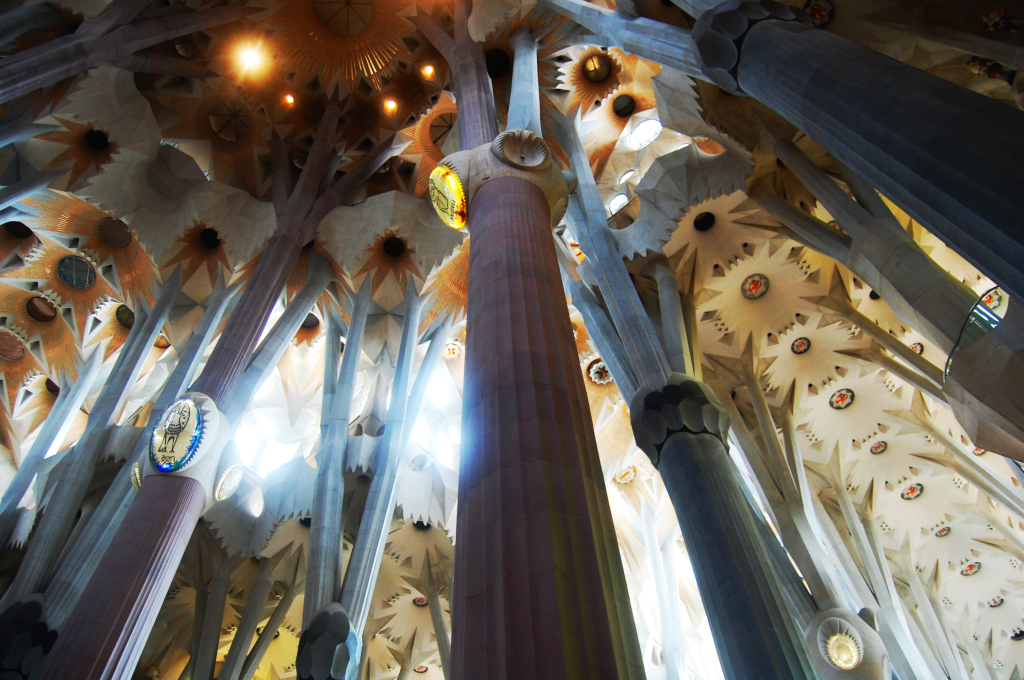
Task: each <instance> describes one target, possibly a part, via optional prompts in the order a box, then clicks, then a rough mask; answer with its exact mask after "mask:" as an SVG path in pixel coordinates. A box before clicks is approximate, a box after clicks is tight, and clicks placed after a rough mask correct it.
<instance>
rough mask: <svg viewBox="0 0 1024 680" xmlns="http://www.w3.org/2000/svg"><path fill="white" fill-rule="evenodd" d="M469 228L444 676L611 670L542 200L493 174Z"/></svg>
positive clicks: (580, 424) (580, 419)
mask: <svg viewBox="0 0 1024 680" xmlns="http://www.w3.org/2000/svg"><path fill="white" fill-rule="evenodd" d="M469 224H470V228H471V229H472V233H473V248H472V250H471V251H470V274H469V277H470V278H469V280H470V283H469V303H468V310H467V315H468V334H467V338H466V341H467V342H466V344H467V349H466V357H467V365H466V378H465V380H466V382H465V391H464V395H465V396H464V402H463V404H464V405H463V434H462V442H463V444H462V468H461V474H460V478H459V515H458V536H459V539H458V542H457V544H456V553H455V554H456V557H455V560H456V561H455V575H456V578H455V583H454V586H453V588H452V675H451V677H452V679H453V680H470V679H472V680H497V679H499V678H500V679H502V680H504V679H506V678H507V679H508V680H512V679H513V678H516V679H518V678H531V679H532V678H538V679H545V680H546V679H552V680H554V679H559V680H561V679H563V678H608V679H612V678H618V677H619V671H618V668H617V667H618V665H619V663H620V661H619V660H617V658H616V653H615V645H614V643H613V637H612V634H611V631H610V626H609V617H608V609H607V604H606V600H605V590H604V588H603V586H602V581H601V575H600V570H599V568H598V554H597V550H596V547H595V541H594V531H593V529H592V527H591V520H590V512H589V509H588V489H587V481H586V480H585V473H584V470H583V469H582V463H581V461H583V460H584V459H585V458H588V457H589V456H584V453H586V452H585V450H584V449H585V447H586V446H587V445H588V438H587V434H586V433H587V431H588V429H592V425H591V423H590V416H589V413H590V412H589V409H588V407H587V405H586V404H584V403H581V395H582V394H583V388H582V385H581V384H579V381H581V380H582V376H581V373H580V370H579V362H578V359H577V356H576V350H575V344H574V342H573V336H572V326H571V324H570V322H569V313H568V310H567V308H566V305H565V292H564V291H563V289H562V282H561V277H560V275H559V271H558V264H557V261H556V259H555V250H554V242H553V241H552V237H551V226H550V213H549V210H548V206H547V202H546V200H545V198H544V195H543V193H541V191H540V189H538V188H537V187H536V186H535V185H533V184H531V183H530V182H528V181H526V180H524V179H520V178H513V177H502V178H497V179H492V180H490V181H489V182H487V183H485V184H484V185H483V186H482V187H480V189H479V190H478V191H477V192H476V195H475V196H474V198H473V202H472V204H471V206H470V213H469Z"/></svg>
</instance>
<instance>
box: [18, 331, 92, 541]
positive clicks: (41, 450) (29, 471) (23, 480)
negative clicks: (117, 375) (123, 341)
mask: <svg viewBox="0 0 1024 680" xmlns="http://www.w3.org/2000/svg"><path fill="white" fill-rule="evenodd" d="M102 365H103V348H102V347H97V348H96V349H95V351H93V353H92V356H90V357H89V358H88V359H86V360H85V361H84V362H83V363H82V365H81V366H80V367H79V368H78V378H77V379H76V380H75V382H74V383H72V384H71V385H67V384H65V385H64V386H63V388H61V390H60V394H58V395H57V401H56V402H55V403H54V405H53V407H52V408H51V409H50V413H49V415H47V416H46V421H45V422H44V423H43V426H42V427H41V428H40V429H39V434H38V435H37V436H36V440H35V441H34V442H32V448H30V449H29V451H28V454H26V455H25V458H24V459H23V460H22V461H21V465H19V466H18V471H17V472H16V473H15V474H14V479H12V480H11V483H10V485H8V487H7V490H6V491H4V495H3V500H2V501H0V546H2V545H5V544H6V543H7V539H9V538H10V537H11V534H12V533H13V532H14V527H15V526H17V524H18V515H19V510H18V503H20V502H21V499H22V498H24V496H25V493H26V492H27V491H28V487H29V485H30V484H31V483H32V478H33V477H35V475H36V472H37V471H38V470H39V465H40V463H42V462H43V460H44V459H45V458H46V457H48V456H50V455H51V454H53V453H56V452H57V448H58V447H59V446H60V445H61V442H63V441H64V437H65V435H67V433H68V430H69V429H71V423H72V421H73V420H74V417H75V415H77V414H78V410H79V409H80V408H81V407H82V403H83V402H84V401H85V398H86V397H87V396H88V395H89V393H90V392H92V387H93V383H94V382H95V381H96V378H97V376H98V374H99V373H100V369H101V367H102Z"/></svg>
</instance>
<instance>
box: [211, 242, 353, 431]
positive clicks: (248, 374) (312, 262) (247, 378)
mask: <svg viewBox="0 0 1024 680" xmlns="http://www.w3.org/2000/svg"><path fill="white" fill-rule="evenodd" d="M336 278H337V277H336V276H335V274H334V270H333V269H332V268H331V264H330V263H329V262H328V261H327V260H326V259H325V258H323V257H321V256H320V255H317V254H316V253H313V254H312V255H311V256H310V259H309V270H308V274H307V278H306V283H305V284H303V286H302V288H301V289H300V290H299V292H298V293H297V294H296V295H295V297H294V298H292V300H291V302H289V303H288V307H287V308H285V311H284V314H282V315H281V316H280V317H279V318H278V320H277V322H276V323H275V324H274V326H273V328H271V329H270V332H269V333H267V335H266V337H265V338H263V342H261V343H260V344H259V346H258V347H257V348H256V351H254V352H253V354H252V359H250V360H249V365H248V366H247V367H246V369H245V373H243V374H242V378H241V380H239V381H238V387H237V388H236V389H235V396H234V397H233V398H232V400H231V406H230V408H229V409H228V419H229V420H232V421H234V420H237V419H238V416H240V415H241V413H242V411H244V410H245V408H246V407H247V406H248V405H249V402H250V401H251V400H252V395H254V394H255V393H256V391H257V390H258V389H259V388H260V385H262V384H263V383H264V381H266V380H267V378H269V377H270V374H271V373H273V372H274V369H275V368H276V367H277V362H279V361H280V360H281V357H282V356H284V352H285V350H286V349H287V348H288V343H290V342H291V341H292V339H293V338H294V337H295V333H297V332H298V330H299V327H300V326H301V325H302V322H303V321H304V320H305V319H306V315H307V314H309V310H310V309H311V308H312V307H313V305H314V304H315V303H316V301H317V299H318V298H319V297H320V295H321V294H322V293H323V292H324V290H326V288H327V286H329V285H330V284H331V282H332V281H334V280H335V279H336Z"/></svg>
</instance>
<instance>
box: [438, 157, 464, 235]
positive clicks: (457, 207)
mask: <svg viewBox="0 0 1024 680" xmlns="http://www.w3.org/2000/svg"><path fill="white" fill-rule="evenodd" d="M428 184H429V188H430V202H431V203H432V204H433V205H434V210H436V211H437V214H438V216H439V217H440V218H441V221H442V222H444V223H445V224H447V225H448V226H449V227H451V228H452V229H462V228H463V227H464V226H466V218H467V217H468V216H469V207H468V206H467V205H466V192H465V190H464V189H463V188H462V181H461V180H459V176H458V174H456V172H455V171H454V170H452V169H451V168H449V167H448V166H447V165H438V166H437V167H436V168H434V170H433V172H431V173H430V180H429V182H428Z"/></svg>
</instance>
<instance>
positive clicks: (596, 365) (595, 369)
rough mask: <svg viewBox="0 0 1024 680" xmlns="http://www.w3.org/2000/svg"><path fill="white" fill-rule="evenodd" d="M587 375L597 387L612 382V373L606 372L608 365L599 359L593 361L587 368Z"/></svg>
mask: <svg viewBox="0 0 1024 680" xmlns="http://www.w3.org/2000/svg"><path fill="white" fill-rule="evenodd" d="M587 375H588V376H590V379H591V380H592V381H594V382H595V383H597V384H598V385H607V384H608V383H610V382H611V381H612V372H611V371H610V370H608V364H606V363H604V361H603V360H601V359H594V361H592V362H590V366H588V367H587Z"/></svg>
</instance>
